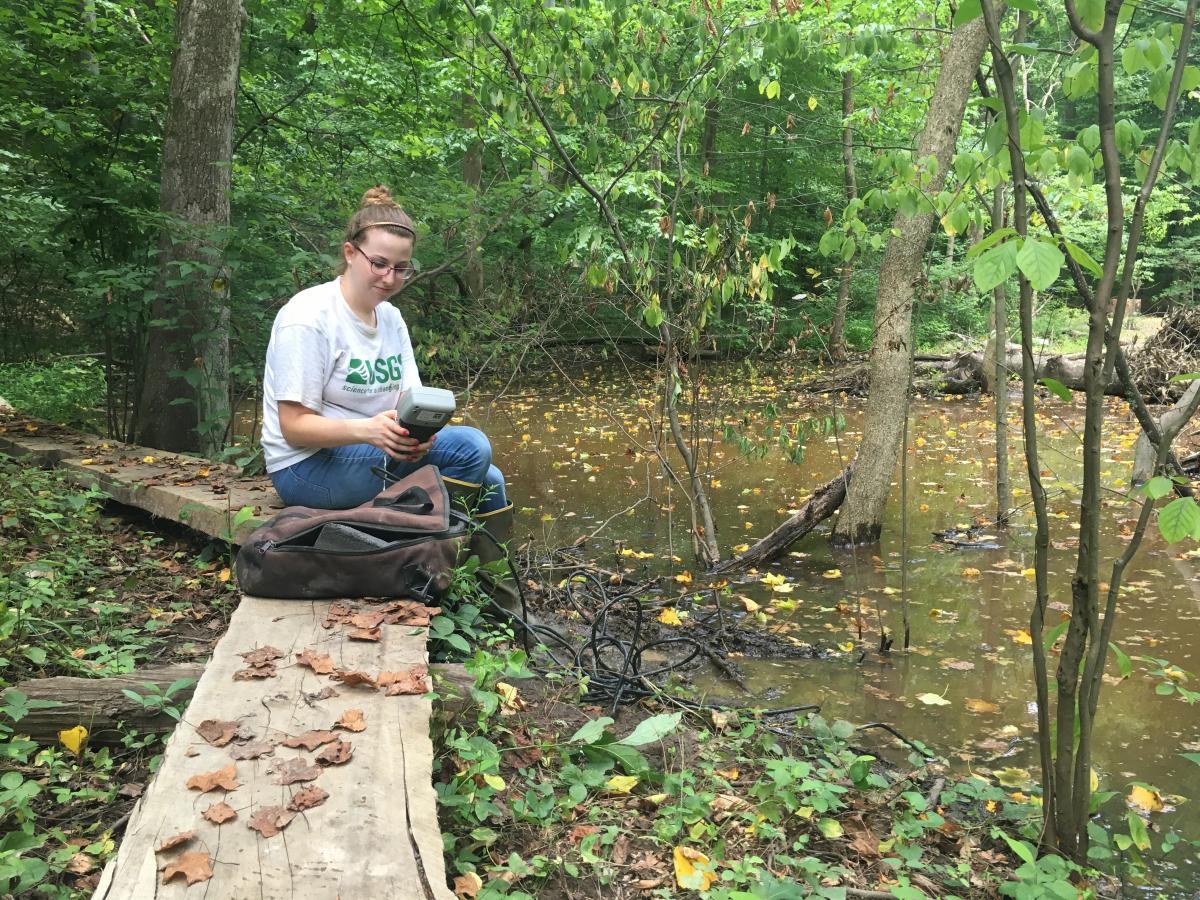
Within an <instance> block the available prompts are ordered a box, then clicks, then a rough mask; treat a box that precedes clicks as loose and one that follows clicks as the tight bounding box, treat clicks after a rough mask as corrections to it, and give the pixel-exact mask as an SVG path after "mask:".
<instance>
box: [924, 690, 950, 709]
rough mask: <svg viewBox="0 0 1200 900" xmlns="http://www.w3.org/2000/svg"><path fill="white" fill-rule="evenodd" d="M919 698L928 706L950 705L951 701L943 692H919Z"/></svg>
mask: <svg viewBox="0 0 1200 900" xmlns="http://www.w3.org/2000/svg"><path fill="white" fill-rule="evenodd" d="M917 699H918V700H920V701H921V702H922V703H924V704H925V705H926V706H949V705H950V701H949V700H947V699H946V698H945V697H943V696H942V695H941V694H932V693H927V694H917Z"/></svg>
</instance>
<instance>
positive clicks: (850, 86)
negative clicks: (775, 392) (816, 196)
mask: <svg viewBox="0 0 1200 900" xmlns="http://www.w3.org/2000/svg"><path fill="white" fill-rule="evenodd" d="M853 112H854V75H853V74H852V73H851V72H849V71H846V72H843V73H842V173H843V177H844V178H845V183H846V202H847V203H849V202H850V201H851V200H854V199H855V198H856V197H857V196H858V182H857V180H856V179H855V177H854V129H853V128H851V127H850V116H851V114H852V113H853ZM853 275H854V259H853V258H851V259H849V260H847V261H846V262H844V263H843V264H842V280H841V282H840V283H839V284H838V295H837V303H836V304H835V305H834V307H833V322H832V323H831V324H830V327H829V355H830V356H832V357H833V358H834V359H835V360H844V359H845V358H846V310H847V308H848V307H849V306H850V279H851V277H852V276H853Z"/></svg>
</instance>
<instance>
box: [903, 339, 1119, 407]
mask: <svg viewBox="0 0 1200 900" xmlns="http://www.w3.org/2000/svg"><path fill="white" fill-rule="evenodd" d="M1005 360H1006V363H1005V364H1006V365H1007V366H1008V369H1009V371H1010V372H1019V371H1020V369H1021V354H1020V350H1019V349H1018V350H1014V349H1013V348H1010V349H1009V351H1008V353H1007V354H1006V357H1005ZM986 365H987V361H986V359H985V357H984V354H983V353H981V352H979V351H978V350H972V351H969V352H966V353H960V354H958V355H957V356H954V357H951V358H950V359H947V360H927V361H925V362H922V363H920V364H919V365H917V366H916V367H915V374H916V376H917V378H918V385H917V387H918V390H933V391H935V392H937V393H941V394H974V393H978V392H979V391H982V390H983V389H984V385H985V384H986V383H987V382H986V378H985V371H984V367H985V366H986ZM1083 369H1084V359H1083V356H1082V355H1081V354H1055V355H1054V356H1043V357H1039V358H1036V359H1035V361H1034V377H1036V378H1038V379H1041V378H1053V379H1054V380H1055V381H1058V382H1060V383H1062V384H1063V385H1064V386H1066V387H1067V388H1069V389H1070V390H1072V391H1082V390H1083ZM930 376H933V380H932V381H930ZM1104 392H1105V393H1106V394H1109V395H1112V396H1114V397H1123V396H1124V395H1125V391H1124V388H1123V387H1122V385H1121V381H1120V379H1119V378H1117V377H1116V376H1115V375H1114V376H1113V378H1112V380H1111V381H1110V382H1109V383H1108V385H1107V387H1106V388H1105V391H1104Z"/></svg>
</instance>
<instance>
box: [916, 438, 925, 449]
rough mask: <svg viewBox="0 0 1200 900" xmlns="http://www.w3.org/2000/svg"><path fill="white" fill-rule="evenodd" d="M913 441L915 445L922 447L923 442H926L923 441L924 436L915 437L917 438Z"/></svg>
mask: <svg viewBox="0 0 1200 900" xmlns="http://www.w3.org/2000/svg"><path fill="white" fill-rule="evenodd" d="M915 443H916V445H917V446H918V447H924V446H925V443H926V442H925V438H923V437H919V438H917V439H916V441H915Z"/></svg>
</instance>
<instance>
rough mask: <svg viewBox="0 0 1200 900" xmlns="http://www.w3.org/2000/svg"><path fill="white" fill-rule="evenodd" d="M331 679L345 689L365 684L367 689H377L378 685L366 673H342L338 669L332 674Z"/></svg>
mask: <svg viewBox="0 0 1200 900" xmlns="http://www.w3.org/2000/svg"><path fill="white" fill-rule="evenodd" d="M333 677H334V678H336V679H337V680H338V681H340V682H341V683H342V684H344V685H346V687H357V686H358V685H360V684H365V685H366V686H367V687H372V688H373V687H378V686H379V685H378V683H377V682H376V681H375V679H374V678H372V677H371V676H370V675H368V674H367V673H366V672H343V671H342V670H341V669H338V670H337V671H335V672H334V673H333Z"/></svg>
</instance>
